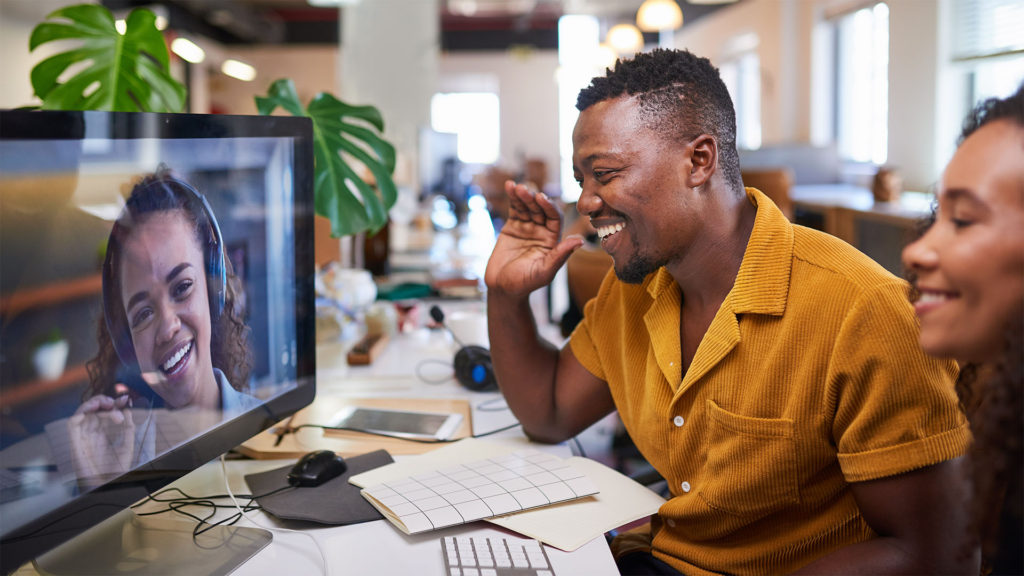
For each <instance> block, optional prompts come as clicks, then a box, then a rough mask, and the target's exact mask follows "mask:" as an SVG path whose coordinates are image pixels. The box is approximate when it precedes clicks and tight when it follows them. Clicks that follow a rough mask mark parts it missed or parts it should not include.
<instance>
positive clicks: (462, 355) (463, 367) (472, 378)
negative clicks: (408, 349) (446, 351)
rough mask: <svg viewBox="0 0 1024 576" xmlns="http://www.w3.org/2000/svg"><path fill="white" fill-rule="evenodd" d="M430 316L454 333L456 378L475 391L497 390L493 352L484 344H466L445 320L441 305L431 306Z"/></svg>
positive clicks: (450, 332)
mask: <svg viewBox="0 0 1024 576" xmlns="http://www.w3.org/2000/svg"><path fill="white" fill-rule="evenodd" d="M430 317H431V318H433V319H434V322H437V323H438V324H440V325H441V326H443V327H444V329H445V330H447V331H448V333H449V334H451V335H452V338H453V339H454V340H455V343H456V344H458V345H459V351H458V352H456V353H455V379H456V380H458V381H459V384H462V385H463V386H465V387H466V388H468V389H470V390H473V391H474V392H484V391H489V390H497V388H498V382H497V380H495V378H494V369H493V368H492V367H491V352H490V351H489V350H488V349H487V348H484V347H483V346H474V345H470V346H466V345H465V344H463V343H462V341H461V340H459V337H458V336H456V335H455V332H453V331H452V329H451V328H449V327H448V325H447V324H445V322H444V312H442V311H441V308H440V307H439V306H436V305H434V306H431V307H430Z"/></svg>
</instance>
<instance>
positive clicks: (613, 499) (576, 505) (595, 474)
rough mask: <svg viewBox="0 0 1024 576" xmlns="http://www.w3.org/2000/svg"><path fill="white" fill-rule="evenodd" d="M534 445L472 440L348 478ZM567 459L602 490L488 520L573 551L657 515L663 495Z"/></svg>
mask: <svg viewBox="0 0 1024 576" xmlns="http://www.w3.org/2000/svg"><path fill="white" fill-rule="evenodd" d="M531 446H533V447H536V446H537V445H536V444H531V443H530V442H529V440H527V439H525V438H522V439H518V438H516V439H501V440H485V439H479V438H467V439H465V440H460V441H459V442H456V443H454V444H450V445H448V446H445V447H443V448H439V449H437V450H434V451H433V452H430V453H428V454H424V455H421V456H417V457H415V458H407V459H404V460H402V461H400V462H396V463H394V464H389V465H388V466H383V467H381V468H377V469H375V470H371V471H369V472H365V473H363V474H359V475H356V476H353V477H352V478H350V479H349V482H351V483H353V484H355V485H356V486H359V487H361V488H365V487H367V486H372V485H375V484H379V483H381V482H385V481H387V480H392V479H397V478H402V477H405V476H412V475H415V474H419V473H423V472H429V471H431V470H434V469H437V468H438V467H440V466H443V465H446V464H454V463H460V462H468V461H474V460H480V459H482V458H488V457H493V456H497V455H501V454H506V453H511V452H515V451H517V450H522V449H523V448H527V447H531ZM567 461H569V462H571V463H572V465H573V466H574V467H577V468H578V469H580V470H582V471H584V472H585V473H586V475H587V476H588V477H589V478H590V480H591V481H592V482H594V483H595V484H596V485H597V488H598V489H599V490H600V493H599V494H597V495H595V496H589V497H587V498H583V499H580V500H576V501H572V502H566V503H563V504H554V505H551V506H547V507H544V508H540V509H536V510H530V511H526V512H520V513H517V514H512V515H509V516H502V517H499V518H491V519H488V520H487V521H488V522H492V523H494V524H497V525H499V526H503V527H505V528H508V529H509V530H513V531H515V532H518V533H520V534H523V535H524V536H529V537H531V538H536V539H537V540H540V541H541V542H544V543H545V544H548V545H550V546H554V547H555V548H558V549H560V550H565V551H566V552H572V551H573V550H576V549H577V548H579V547H580V546H582V545H583V544H586V543H587V542H589V541H590V540H593V539H594V538H595V537H597V536H600V535H601V534H603V533H605V532H607V531H609V530H612V529H614V528H617V527H619V526H622V525H623V524H628V523H629V522H632V521H634V520H638V519H640V518H643V517H645V516H650V515H651V514H654V513H655V512H657V511H658V508H660V507H661V505H662V504H663V503H664V502H665V500H664V499H663V498H662V497H661V496H659V495H657V494H656V493H654V492H652V491H651V490H649V489H647V488H646V487H644V486H642V485H641V484H638V483H637V482H635V481H633V480H632V479H630V478H629V477H627V476H625V475H623V474H621V473H619V472H616V471H615V470H612V469H611V468H608V467H607V466H604V465H603V464H601V463H599V462H596V461H593V460H590V459H587V458H579V457H572V458H568V459H567Z"/></svg>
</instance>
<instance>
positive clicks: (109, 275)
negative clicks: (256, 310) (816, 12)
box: [83, 165, 253, 400]
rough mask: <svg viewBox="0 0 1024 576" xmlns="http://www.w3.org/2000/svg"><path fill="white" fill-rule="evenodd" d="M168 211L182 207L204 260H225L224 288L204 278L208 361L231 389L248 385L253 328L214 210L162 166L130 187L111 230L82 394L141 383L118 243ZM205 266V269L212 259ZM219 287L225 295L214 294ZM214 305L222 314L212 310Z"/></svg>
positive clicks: (110, 391)
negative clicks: (92, 351) (101, 302)
mask: <svg viewBox="0 0 1024 576" xmlns="http://www.w3.org/2000/svg"><path fill="white" fill-rule="evenodd" d="M168 211H180V212H181V213H182V214H183V215H184V216H185V218H186V220H187V221H188V222H189V223H190V224H191V225H192V229H193V231H194V232H195V238H196V241H197V242H198V244H199V246H201V247H207V248H208V249H206V250H204V251H203V252H204V254H203V258H204V260H211V259H213V258H218V259H219V260H220V261H222V262H223V266H224V276H225V282H224V284H223V287H222V288H221V287H218V284H219V281H214V280H215V279H211V278H207V286H208V290H209V298H210V310H211V316H212V317H215V320H214V322H213V326H212V327H211V328H212V331H211V338H210V340H211V343H210V347H211V350H210V354H211V360H212V362H213V365H214V366H215V367H217V368H218V369H220V370H221V371H223V372H224V375H225V376H226V377H227V379H228V382H230V383H231V386H232V387H233V388H234V389H236V390H238V391H245V390H246V389H247V388H248V383H249V372H250V371H251V369H252V360H253V358H252V349H251V347H250V344H249V340H250V333H251V329H250V328H249V327H248V325H247V324H246V323H245V321H244V314H245V311H244V310H243V307H242V304H241V303H242V301H243V300H242V298H241V296H242V287H241V282H240V280H239V279H238V278H237V277H236V276H235V274H234V271H233V270H232V267H231V262H230V260H229V259H228V258H226V255H225V254H224V247H223V246H222V245H221V243H220V239H219V231H217V232H215V230H216V220H215V218H214V216H213V214H212V212H208V207H207V206H206V205H205V202H204V200H203V199H202V197H201V196H200V195H199V193H198V192H197V191H196V190H195V189H194V188H193V187H192V186H191V185H189V184H188V183H187V182H185V181H184V180H182V179H180V178H177V177H175V176H174V175H173V174H172V173H171V171H170V170H169V169H167V167H165V166H164V165H160V167H159V168H158V169H157V171H156V172H155V173H153V174H148V175H146V176H144V177H143V178H142V179H141V180H139V181H138V182H137V183H136V184H135V185H134V186H133V188H132V191H131V194H130V195H129V196H128V199H127V200H126V201H125V206H124V209H123V210H122V212H121V215H120V216H119V217H118V219H117V221H116V222H115V223H114V227H113V228H112V229H111V231H110V238H109V239H108V241H107V255H106V258H105V262H104V274H103V281H104V290H103V291H104V295H105V300H108V301H106V302H104V311H103V313H102V315H101V316H100V318H99V319H98V322H97V328H96V338H97V344H98V351H97V353H96V356H95V357H94V358H93V359H91V360H90V361H89V362H88V363H87V371H88V373H89V386H88V387H87V388H86V390H85V392H84V394H83V398H88V397H90V396H94V395H97V394H107V395H116V394H117V393H118V392H117V390H116V388H117V386H118V384H123V383H125V382H126V381H130V382H140V381H141V375H140V374H139V367H138V363H137V361H135V359H134V350H132V349H131V342H130V336H128V337H127V338H126V336H125V334H124V333H123V332H124V330H123V327H124V326H126V325H127V318H126V317H125V316H124V314H125V313H124V305H123V302H122V300H121V294H120V290H119V289H117V287H118V286H119V285H120V267H121V250H122V248H121V247H122V246H123V245H124V243H125V241H126V240H127V238H128V237H129V236H130V235H131V234H132V231H133V229H134V227H136V226H138V225H142V224H143V223H144V222H145V221H146V220H145V217H146V216H148V215H152V214H155V213H158V212H168ZM218 252H219V254H218ZM205 264H206V268H207V270H209V269H210V262H209V261H207V262H205ZM221 289H223V296H221V294H219V293H218V291H219V290H221ZM222 297H223V304H221V300H220V299H221V298H222ZM218 309H219V310H221V312H220V314H214V312H215V311H216V310H218ZM126 340H127V341H126ZM119 347H120V349H121V352H120V353H119V352H118V349H119ZM124 356H129V357H127V358H126V357H124ZM154 400H155V398H154Z"/></svg>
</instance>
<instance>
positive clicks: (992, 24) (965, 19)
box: [953, 0, 1024, 61]
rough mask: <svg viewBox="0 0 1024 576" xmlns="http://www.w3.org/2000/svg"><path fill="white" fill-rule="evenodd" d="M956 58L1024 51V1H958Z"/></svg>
mask: <svg viewBox="0 0 1024 576" xmlns="http://www.w3.org/2000/svg"><path fill="white" fill-rule="evenodd" d="M953 6H954V8H953V60H957V61H960V60H974V59H978V58H988V57H993V56H1001V55H1004V54H1013V53H1020V52H1024V2H1021V0H954V4H953Z"/></svg>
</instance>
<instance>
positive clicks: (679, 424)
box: [672, 416, 686, 427]
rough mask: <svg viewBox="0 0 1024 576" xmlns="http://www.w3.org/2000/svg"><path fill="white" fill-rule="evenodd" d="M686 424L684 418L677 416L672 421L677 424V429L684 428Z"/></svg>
mask: <svg viewBox="0 0 1024 576" xmlns="http://www.w3.org/2000/svg"><path fill="white" fill-rule="evenodd" d="M685 422H686V420H683V417H682V416H676V417H675V418H673V419H672V423H673V424H675V425H676V426H677V427H679V426H682V425H683V424H684V423H685Z"/></svg>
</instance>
